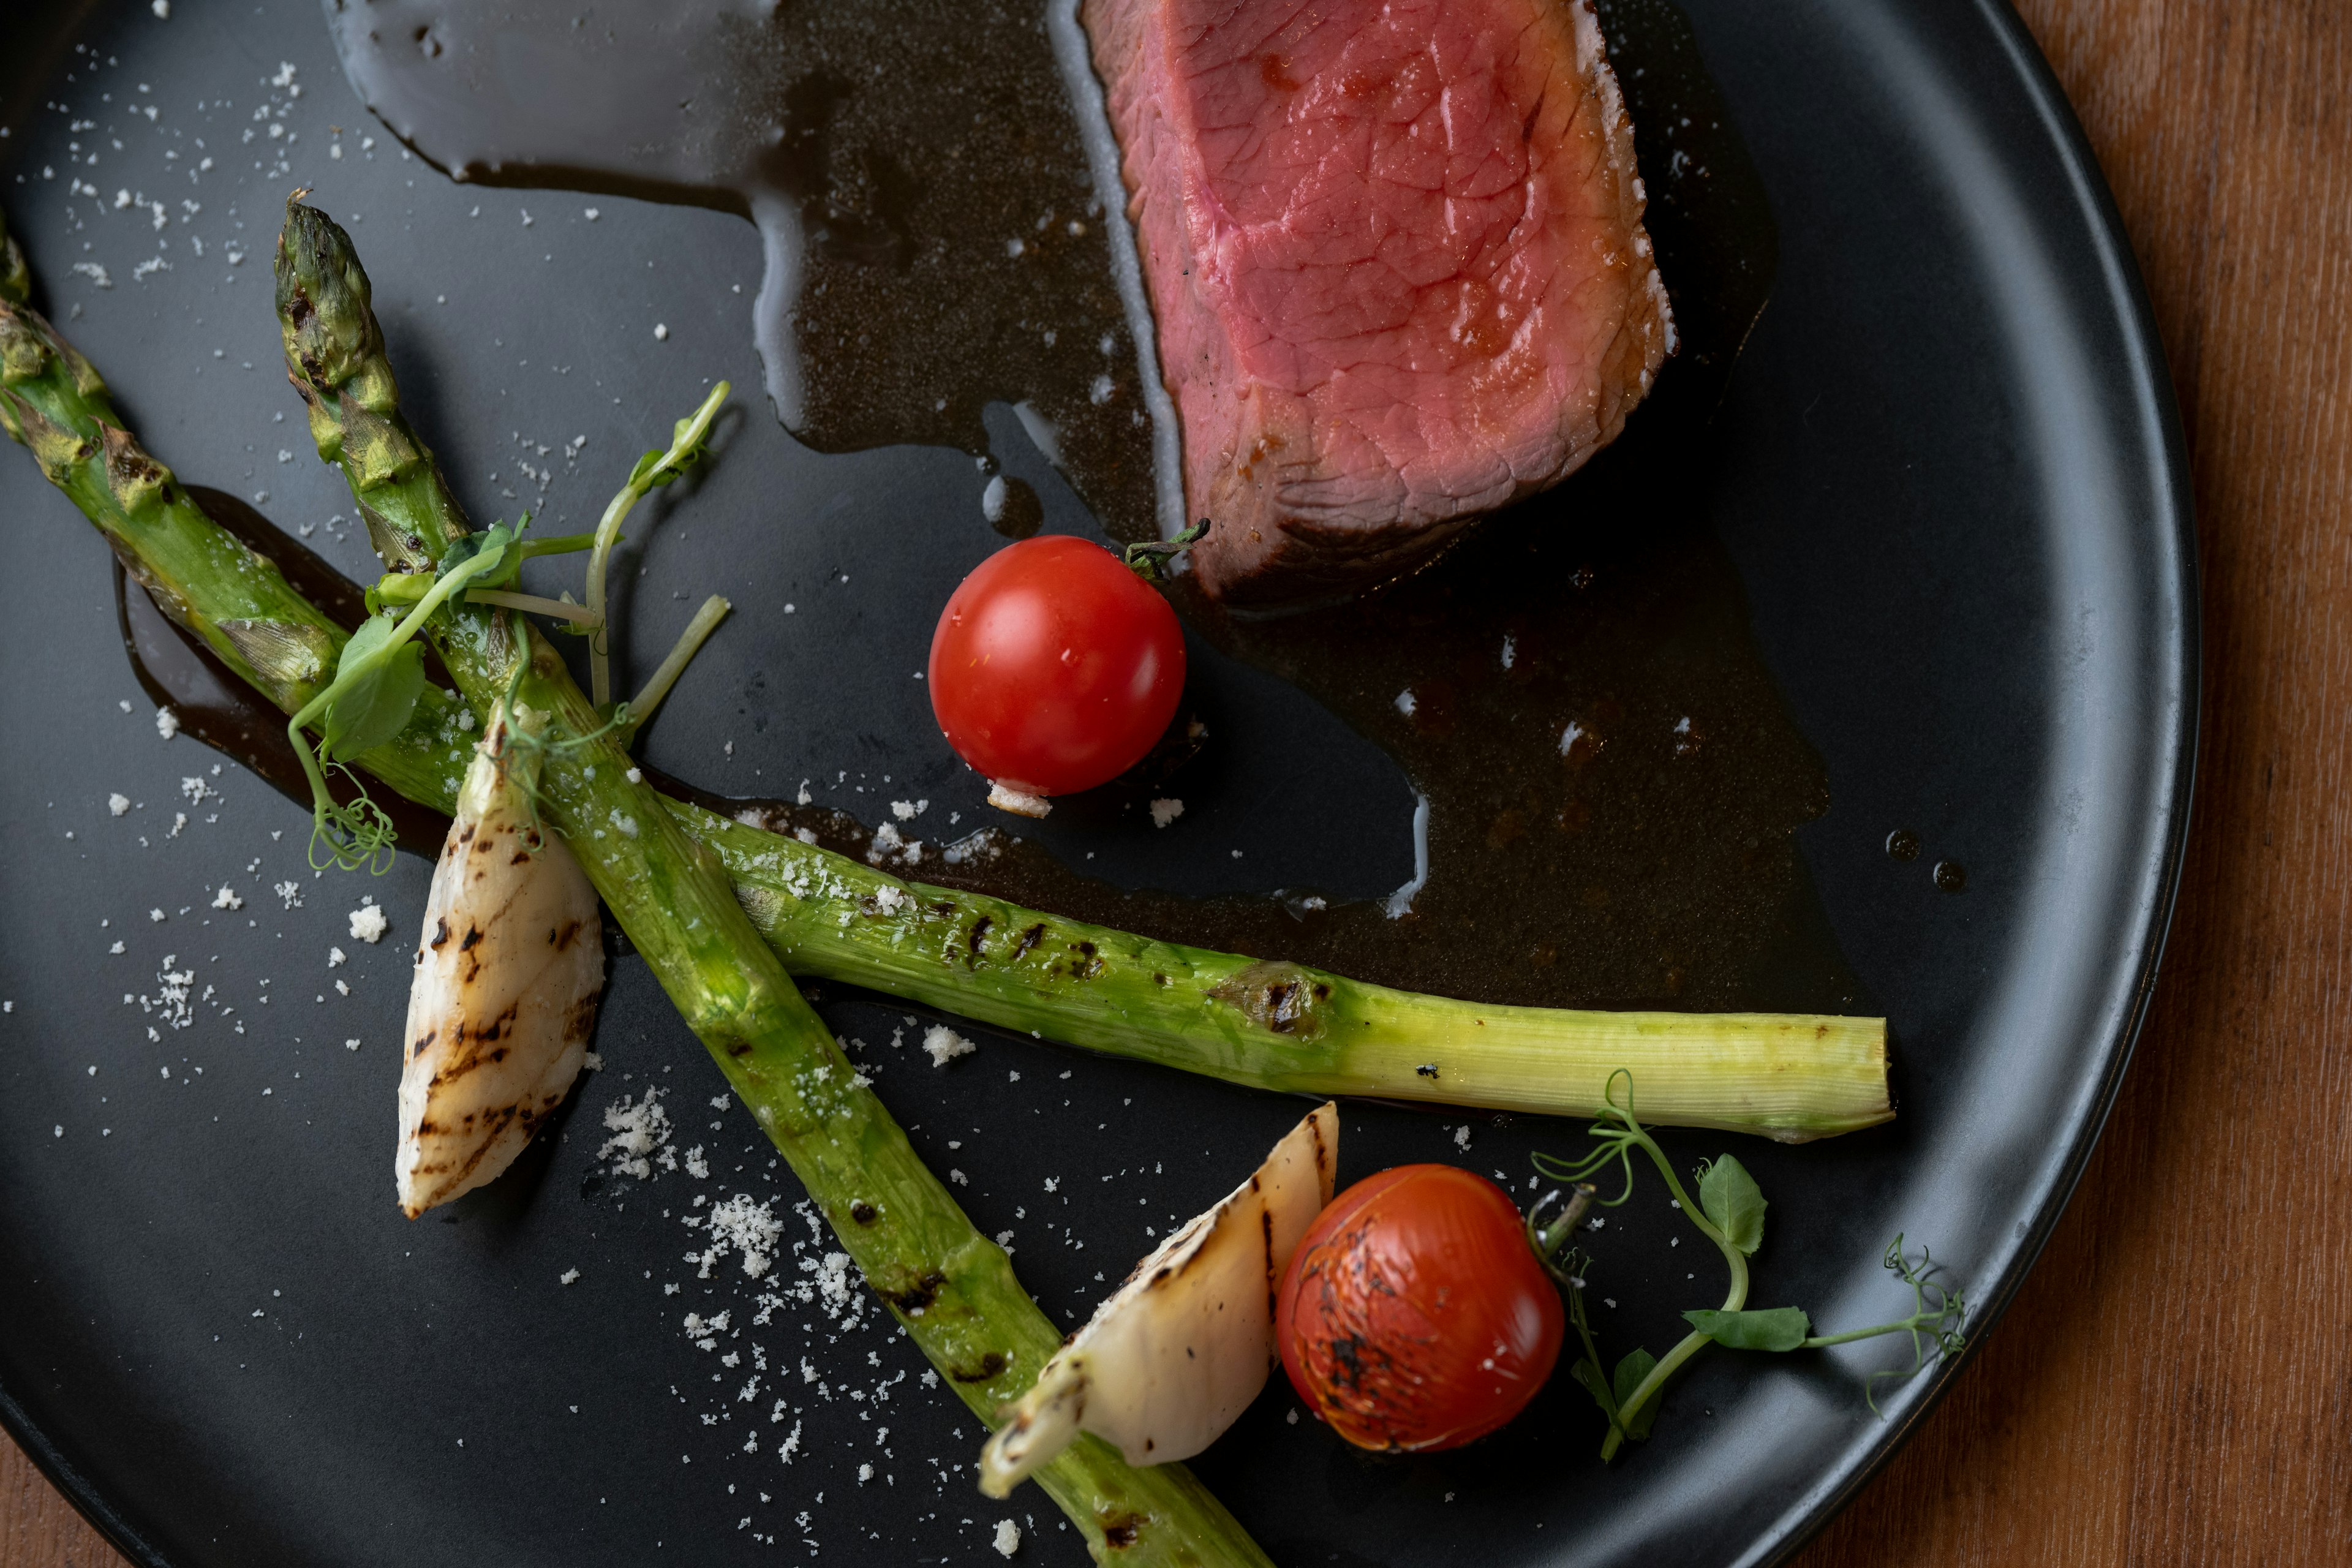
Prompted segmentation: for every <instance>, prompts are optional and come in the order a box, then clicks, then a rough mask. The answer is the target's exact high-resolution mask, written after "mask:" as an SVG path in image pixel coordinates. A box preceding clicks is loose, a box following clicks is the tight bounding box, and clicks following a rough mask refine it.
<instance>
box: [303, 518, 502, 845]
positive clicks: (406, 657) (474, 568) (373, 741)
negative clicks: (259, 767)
mask: <svg viewBox="0 0 2352 1568" xmlns="http://www.w3.org/2000/svg"><path fill="white" fill-rule="evenodd" d="M518 527H520V524H518ZM513 546H514V534H513V531H510V530H509V529H508V528H507V527H506V525H505V524H503V523H500V524H499V525H497V526H496V527H493V528H489V529H487V530H484V531H482V532H480V533H475V534H468V535H467V537H465V538H464V539H460V540H457V541H456V542H453V543H452V544H451V545H450V547H449V549H448V552H446V555H445V556H444V558H443V559H444V562H445V565H444V568H443V570H442V571H441V573H440V574H438V575H437V576H436V577H434V578H433V579H432V581H431V584H430V585H429V586H427V587H426V588H425V591H424V593H423V594H422V595H419V596H418V598H417V600H416V602H415V605H414V606H412V607H411V608H410V609H409V611H408V613H407V614H406V615H405V616H399V617H398V618H397V619H395V618H394V615H393V614H392V613H391V612H390V611H388V610H387V611H386V612H385V613H383V614H380V615H374V616H369V617H368V618H367V620H365V621H364V622H362V624H361V626H360V628H359V630H357V631H355V632H353V633H352V638H351V640H350V641H349V642H347V643H345V644H344V645H343V652H342V658H341V660H340V661H339V662H338V663H337V665H336V666H335V679H333V680H331V681H330V682H329V683H328V685H327V688H326V689H324V690H323V691H321V692H320V693H319V694H318V695H317V696H316V697H313V698H312V699H311V700H310V701H309V702H307V703H305V704H303V706H302V707H301V708H300V709H299V710H297V711H296V712H295V714H294V717H293V718H292V719H290V720H289V721H287V725H286V736H287V739H288V740H289V741H290V742H293V745H294V754H295V755H296V756H297V757H299V758H300V759H301V763H302V772H303V773H304V775H305V776H306V777H308V778H309V780H310V865H311V867H312V868H314V869H317V870H325V869H326V868H328V867H330V866H334V867H338V868H341V869H343V870H347V871H355V870H358V869H359V868H362V867H363V866H364V867H367V868H371V869H372V870H373V871H374V872H375V873H376V874H377V875H379V876H380V875H382V874H383V872H384V871H385V870H387V869H389V868H390V866H391V863H392V861H391V854H392V845H393V840H394V826H393V822H392V818H391V817H389V816H386V815H385V814H384V811H383V807H382V806H380V805H376V804H375V802H373V801H372V800H370V799H369V798H368V795H367V790H366V788H365V787H364V786H363V785H359V781H358V778H357V775H355V774H353V773H351V772H350V770H349V769H348V768H346V767H345V766H344V765H343V764H344V763H347V762H348V761H349V760H350V759H351V758H352V757H355V756H357V755H359V754H360V753H361V752H364V751H367V750H369V749H370V748H372V747H375V746H380V745H382V744H383V743H384V742H387V741H390V740H391V739H392V738H393V737H394V736H396V735H398V734H399V733H400V731H402V730H403V729H404V728H405V727H406V726H407V723H408V719H409V715H410V714H411V713H413V712H414V711H415V709H416V701H417V699H418V698H419V697H421V696H423V695H424V693H425V650H424V648H423V647H420V646H419V645H418V644H417V643H416V641H415V637H416V634H417V632H418V630H419V629H420V628H422V627H423V626H424V625H425V621H426V619H427V618H429V617H430V616H432V614H433V612H434V611H436V610H437V609H439V608H440V607H441V606H442V605H445V604H446V603H447V602H448V601H449V598H450V596H451V595H455V594H457V593H458V592H459V591H460V590H462V589H464V588H465V587H466V586H467V584H470V583H473V582H476V581H477V580H479V579H482V578H486V577H488V576H490V575H491V574H493V573H496V572H497V571H498V570H499V568H500V567H501V566H502V565H504V564H506V563H507V558H508V555H509V552H510V551H511V550H512V549H513ZM417 575H419V576H420V577H421V575H422V574H417ZM314 722H317V723H320V730H321V733H320V742H319V745H318V747H317V748H316V749H315V750H313V749H312V747H311V745H310V737H309V736H308V735H307V734H306V733H305V732H304V731H306V730H307V729H308V728H309V726H310V725H311V724H312V723H314ZM330 768H332V769H334V770H335V771H337V772H340V773H343V774H344V776H345V777H347V778H350V779H351V780H352V783H353V784H354V785H355V786H359V794H358V795H357V797H356V798H355V799H353V800H352V802H351V804H349V805H342V804H340V803H338V802H337V801H336V800H335V798H334V796H333V795H332V794H331V792H330V791H329V790H328V787H327V771H328V770H329V769H330ZM322 854H323V857H324V858H321V856H322Z"/></svg>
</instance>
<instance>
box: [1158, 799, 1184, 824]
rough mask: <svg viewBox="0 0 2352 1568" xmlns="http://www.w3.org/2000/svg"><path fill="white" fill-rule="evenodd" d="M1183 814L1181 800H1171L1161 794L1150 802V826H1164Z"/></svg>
mask: <svg viewBox="0 0 2352 1568" xmlns="http://www.w3.org/2000/svg"><path fill="white" fill-rule="evenodd" d="M1183 815H1184V803H1183V802H1182V801H1181V800H1171V799H1169V798H1168V797H1166V796H1164V795H1163V796H1161V797H1160V799H1158V800H1155V801H1153V802H1152V803H1151V826H1154V827H1165V826H1168V825H1169V824H1170V823H1171V822H1173V821H1175V820H1176V819H1177V818H1178V817H1180V816H1183Z"/></svg>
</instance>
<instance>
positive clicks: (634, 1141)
mask: <svg viewBox="0 0 2352 1568" xmlns="http://www.w3.org/2000/svg"><path fill="white" fill-rule="evenodd" d="M604 1130H605V1131H608V1132H610V1133H612V1134H613V1136H612V1137H610V1138H607V1139H605V1140H604V1147H602V1148H600V1149H598V1150H597V1151H596V1158H598V1159H599V1160H611V1161H612V1162H613V1163H612V1166H611V1167H610V1168H611V1170H612V1172H613V1173H614V1175H616V1176H635V1177H636V1179H637V1180H639V1181H641V1182H643V1181H649V1180H651V1179H652V1177H653V1173H654V1166H655V1164H656V1163H659V1164H660V1165H661V1167H662V1169H664V1170H666V1171H675V1170H677V1154H676V1153H675V1152H672V1150H671V1149H670V1146H669V1131H670V1128H669V1112H668V1111H667V1110H663V1109H662V1104H661V1090H660V1089H646V1097H645V1099H643V1100H636V1099H633V1098H631V1097H629V1096H626V1095H625V1096H623V1097H622V1098H621V1099H620V1100H615V1101H614V1103H613V1104H611V1105H608V1106H606V1107H605V1108H604Z"/></svg>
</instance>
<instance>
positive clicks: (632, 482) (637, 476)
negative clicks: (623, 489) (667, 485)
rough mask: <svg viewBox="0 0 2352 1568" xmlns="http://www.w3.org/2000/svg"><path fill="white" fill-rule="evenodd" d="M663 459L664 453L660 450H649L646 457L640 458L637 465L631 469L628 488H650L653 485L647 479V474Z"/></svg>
mask: <svg viewBox="0 0 2352 1568" xmlns="http://www.w3.org/2000/svg"><path fill="white" fill-rule="evenodd" d="M661 460H662V454H661V453H659V452H647V453H646V455H645V456H644V457H642V458H638V459H637V466H636V467H635V468H631V469H630V470H629V483H628V486H627V488H628V489H633V490H642V489H650V488H651V487H650V486H649V485H648V484H647V483H646V475H648V474H650V473H652V472H653V471H654V468H655V467H656V465H657V464H659V463H660V462H661Z"/></svg>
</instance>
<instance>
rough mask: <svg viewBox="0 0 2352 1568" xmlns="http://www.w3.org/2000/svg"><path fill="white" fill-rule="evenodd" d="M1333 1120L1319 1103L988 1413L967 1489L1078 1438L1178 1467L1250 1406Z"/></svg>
mask: <svg viewBox="0 0 2352 1568" xmlns="http://www.w3.org/2000/svg"><path fill="white" fill-rule="evenodd" d="M1338 1168H1339V1108H1338V1107H1337V1106H1335V1105H1331V1104H1328V1103H1327V1104H1324V1105H1322V1106H1319V1107H1318V1108H1317V1109H1316V1110H1315V1111H1314V1113H1313V1114H1312V1115H1310V1116H1308V1117H1307V1120H1306V1121H1301V1122H1300V1123H1299V1124H1298V1125H1297V1127H1295V1128H1293V1129H1291V1131H1289V1132H1288V1133H1287V1134H1286V1135H1285V1136H1284V1138H1283V1140H1282V1142H1279V1143H1276V1145H1275V1146H1274V1152H1273V1153H1271V1154H1269V1155H1267V1156H1266V1159H1265V1163H1264V1164H1263V1165H1260V1166H1259V1167H1258V1168H1257V1170H1256V1172H1255V1173H1253V1174H1252V1175H1251V1177H1250V1179H1249V1180H1248V1181H1246V1182H1244V1183H1243V1184H1241V1185H1240V1186H1238V1187H1235V1188H1234V1191H1233V1193H1232V1194H1231V1195H1230V1196H1228V1197H1227V1198H1226V1199H1225V1200H1224V1201H1223V1203H1221V1204H1219V1205H1217V1206H1216V1207H1214V1208H1213V1209H1211V1210H1209V1211H1208V1212H1207V1213H1205V1214H1202V1215H1195V1216H1194V1217H1193V1218H1192V1219H1191V1220H1190V1221H1188V1222H1186V1224H1185V1225H1184V1226H1181V1228H1179V1229H1178V1230H1176V1231H1175V1232H1174V1233H1172V1234H1171V1236H1170V1237H1168V1239H1167V1240H1165V1241H1163V1242H1161V1243H1160V1246H1159V1247H1157V1248H1156V1249H1155V1250H1154V1251H1153V1252H1152V1254H1151V1256H1150V1257H1149V1258H1145V1259H1144V1260H1143V1261H1142V1262H1141V1263H1139V1264H1137V1265H1136V1266H1135V1272H1134V1273H1132V1274H1130V1275H1129V1276H1128V1278H1127V1281H1126V1283H1125V1284H1123V1285H1121V1286H1120V1287H1119V1289H1118V1293H1117V1294H1115V1295H1113V1296H1112V1297H1111V1298H1110V1299H1109V1300H1107V1301H1105V1302H1104V1303H1103V1304H1102V1305H1101V1306H1100V1307H1099V1308H1097V1309H1096V1311H1095V1315H1094V1317H1093V1318H1092V1319H1091V1320H1089V1321H1087V1326H1086V1327H1085V1328H1083V1329H1080V1330H1079V1331H1077V1333H1076V1335H1075V1336H1073V1337H1072V1338H1071V1340H1070V1341H1069V1342H1068V1343H1066V1344H1065V1345H1064V1346H1063V1347H1062V1348H1061V1349H1060V1350H1059V1351H1057V1352H1055V1354H1054V1356H1053V1358H1052V1359H1051V1360H1049V1361H1047V1362H1046V1363H1045V1367H1044V1368H1043V1369H1042V1370H1041V1371H1040V1372H1039V1373H1038V1374H1037V1381H1036V1383H1035V1384H1034V1385H1033V1386H1032V1387H1031V1388H1030V1390H1029V1392H1028V1393H1026V1394H1023V1395H1022V1396H1021V1397H1020V1398H1019V1399H1017V1400H1015V1401H1013V1403H1012V1404H1010V1405H1006V1406H1005V1407H1004V1408H1003V1411H1002V1412H1001V1414H1002V1415H1003V1417H1004V1425H1003V1426H1001V1427H999V1428H998V1429H997V1432H996V1434H995V1435H994V1436H992V1437H990V1438H989V1440H988V1444H987V1446H986V1447H983V1448H982V1450H981V1454H980V1489H981V1490H982V1491H983V1492H986V1493H987V1494H988V1495H989V1496H990V1497H992V1498H1001V1497H1004V1496H1006V1495H1008V1494H1009V1493H1010V1492H1011V1491H1012V1490H1013V1488H1014V1487H1016V1486H1018V1485H1020V1484H1021V1482H1022V1480H1023V1479H1024V1478H1025V1477H1027V1476H1028V1475H1029V1473H1030V1472H1031V1471H1032V1470H1034V1469H1035V1468H1038V1467H1039V1466H1040V1465H1043V1464H1045V1463H1046V1462H1047V1461H1048V1460H1050V1459H1052V1458H1054V1456H1055V1455H1056V1454H1058V1453H1060V1452H1061V1451H1062V1450H1063V1449H1064V1448H1065V1447H1067V1446H1068V1445H1069V1443H1070V1441H1071V1439H1073V1438H1074V1437H1076V1436H1077V1435H1078V1433H1079V1432H1081V1431H1086V1432H1091V1433H1093V1434H1094V1435H1095V1436H1097V1437H1101V1438H1104V1439H1105V1440H1107V1441H1108V1442H1110V1443H1113V1444H1115V1445H1117V1446H1118V1450H1119V1452H1120V1453H1121V1454H1123V1455H1125V1456H1126V1458H1127V1462H1128V1463H1129V1464H1130V1465H1159V1464H1166V1463H1169V1462H1170V1461H1171V1460H1176V1459H1189V1458H1192V1456H1193V1455H1195V1454H1197V1453H1199V1452H1200V1451H1201V1450H1202V1449H1203V1448H1205V1447H1208V1446H1209V1445H1210V1444H1211V1443H1212V1442H1213V1441H1215V1440H1216V1437H1217V1435H1218V1434H1219V1433H1221V1432H1223V1430H1224V1429H1225V1428H1226V1427H1227V1426H1232V1425H1233V1423H1234V1418H1235V1417H1236V1416H1238V1415H1241V1413H1242V1412H1243V1411H1244V1410H1245V1409H1247V1408H1248V1407H1249V1403H1250V1401H1251V1400H1253V1399H1255V1398H1256V1397H1257V1393H1258V1390H1259V1389H1261V1388H1263V1387H1265V1377H1266V1372H1267V1370H1268V1369H1269V1368H1270V1367H1271V1366H1272V1365H1273V1364H1274V1358H1275V1344H1274V1293H1275V1287H1276V1285H1277V1284H1279V1283H1280V1281H1281V1279H1282V1271H1283V1270H1284V1269H1285V1268H1287V1267H1288V1266H1289V1263H1290V1254H1291V1252H1292V1251H1293V1250H1294V1249H1295V1248H1296V1247H1297V1246H1298V1238H1299V1237H1302V1236H1304V1235H1305V1234H1306V1233H1307V1226H1309V1225H1310V1224H1312V1223H1313V1222H1314V1219H1315V1216H1316V1215H1318V1214H1320V1213H1321V1212H1322V1211H1323V1206H1324V1205H1326V1204H1328V1203H1329V1202H1330V1201H1331V1183H1332V1176H1333V1173H1335V1172H1336V1171H1337V1170H1338Z"/></svg>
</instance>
